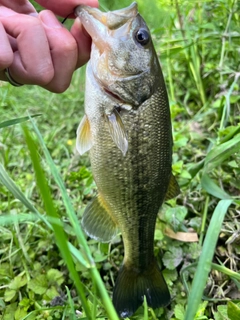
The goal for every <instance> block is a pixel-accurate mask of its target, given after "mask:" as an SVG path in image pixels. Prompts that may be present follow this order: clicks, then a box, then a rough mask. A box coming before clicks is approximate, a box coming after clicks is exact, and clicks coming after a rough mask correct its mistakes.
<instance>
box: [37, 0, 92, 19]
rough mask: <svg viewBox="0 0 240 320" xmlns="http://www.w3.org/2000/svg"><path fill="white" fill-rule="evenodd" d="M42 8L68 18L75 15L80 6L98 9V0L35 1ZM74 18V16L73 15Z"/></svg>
mask: <svg viewBox="0 0 240 320" xmlns="http://www.w3.org/2000/svg"><path fill="white" fill-rule="evenodd" d="M35 1H36V2H38V3H39V4H40V5H41V6H43V7H44V8H46V9H49V10H51V11H53V12H54V13H55V14H57V15H59V16H62V17H66V16H67V15H69V14H71V13H74V9H75V8H76V7H77V6H79V5H80V4H84V5H86V6H90V7H98V0H35ZM73 16H74V15H73Z"/></svg>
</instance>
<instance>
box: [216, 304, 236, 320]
mask: <svg viewBox="0 0 240 320" xmlns="http://www.w3.org/2000/svg"><path fill="white" fill-rule="evenodd" d="M217 311H218V312H217V313H216V314H214V316H215V319H216V320H229V318H228V315H227V306H226V305H220V306H218V307H217ZM234 320H236V319H234Z"/></svg>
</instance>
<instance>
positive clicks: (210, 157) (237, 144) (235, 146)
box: [204, 134, 240, 171]
mask: <svg viewBox="0 0 240 320" xmlns="http://www.w3.org/2000/svg"><path fill="white" fill-rule="evenodd" d="M239 150H240V134H238V135H236V136H235V137H234V138H232V139H231V140H229V141H227V142H224V143H222V144H220V145H219V146H216V147H213V148H212V149H211V151H210V152H209V153H208V154H207V156H206V159H205V164H204V165H205V168H206V169H207V170H208V171H210V170H212V169H214V168H216V167H218V166H220V165H221V164H222V163H223V161H225V160H226V159H228V158H229V157H230V156H231V155H233V154H234V153H236V152H239Z"/></svg>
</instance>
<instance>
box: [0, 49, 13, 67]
mask: <svg viewBox="0 0 240 320" xmlns="http://www.w3.org/2000/svg"><path fill="white" fill-rule="evenodd" d="M12 63H13V53H12V52H11V53H4V51H3V52H0V70H3V69H6V68H8V67H10V65H11V64H12Z"/></svg>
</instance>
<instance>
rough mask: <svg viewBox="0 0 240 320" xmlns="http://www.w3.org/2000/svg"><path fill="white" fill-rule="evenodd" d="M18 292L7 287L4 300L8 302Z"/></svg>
mask: <svg viewBox="0 0 240 320" xmlns="http://www.w3.org/2000/svg"><path fill="white" fill-rule="evenodd" d="M16 293H17V291H16V290H12V289H7V290H6V291H5V292H4V301H6V302H8V301H11V300H12V299H13V298H14V297H15V295H16Z"/></svg>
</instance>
